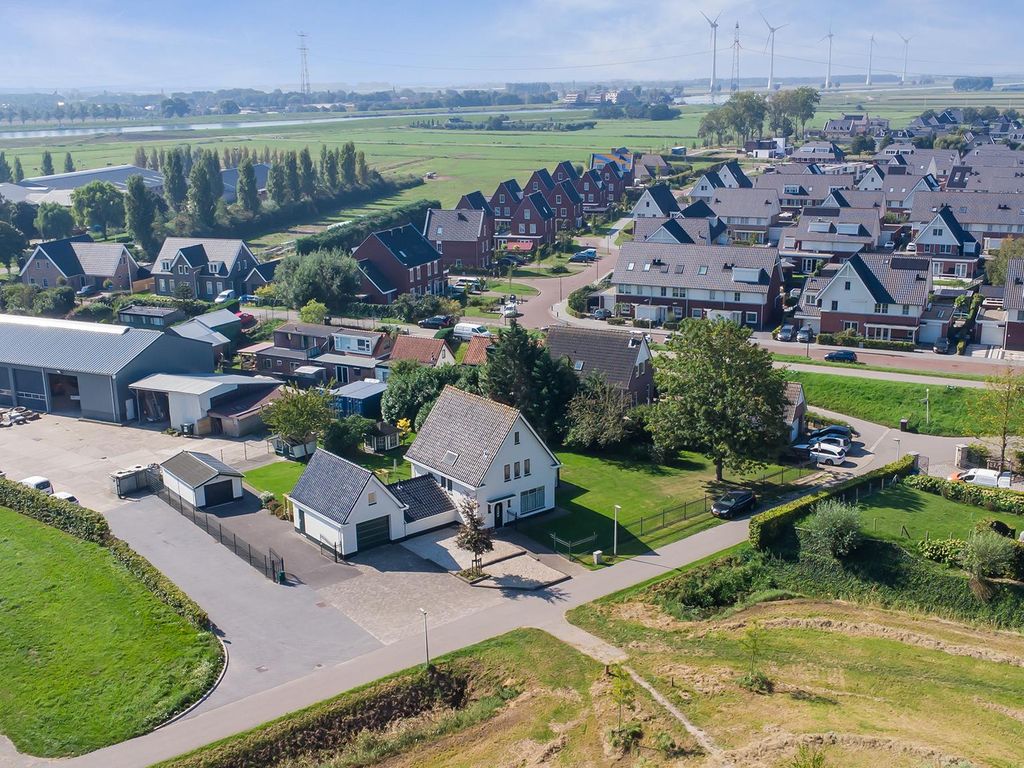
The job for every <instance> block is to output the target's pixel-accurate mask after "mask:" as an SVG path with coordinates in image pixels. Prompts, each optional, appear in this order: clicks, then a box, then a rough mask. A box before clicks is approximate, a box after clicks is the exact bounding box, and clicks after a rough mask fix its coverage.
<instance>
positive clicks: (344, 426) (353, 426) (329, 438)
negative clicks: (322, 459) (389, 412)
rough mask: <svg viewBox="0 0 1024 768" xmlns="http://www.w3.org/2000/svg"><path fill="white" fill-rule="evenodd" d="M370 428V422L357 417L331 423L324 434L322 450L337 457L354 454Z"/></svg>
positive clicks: (371, 424)
mask: <svg viewBox="0 0 1024 768" xmlns="http://www.w3.org/2000/svg"><path fill="white" fill-rule="evenodd" d="M372 426H373V422H372V421H370V420H369V419H364V418H363V417H362V416H357V415H353V416H349V417H348V418H344V419H338V420H336V421H332V422H331V423H330V424H329V425H328V426H327V430H326V431H325V432H324V448H326V449H327V450H328V451H330V452H331V453H333V454H336V455H338V456H347V455H351V454H354V453H355V452H356V451H358V450H359V446H361V445H362V444H363V439H364V438H365V437H366V433H367V431H368V430H369V429H370V427H372Z"/></svg>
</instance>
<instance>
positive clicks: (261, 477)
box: [245, 446, 409, 500]
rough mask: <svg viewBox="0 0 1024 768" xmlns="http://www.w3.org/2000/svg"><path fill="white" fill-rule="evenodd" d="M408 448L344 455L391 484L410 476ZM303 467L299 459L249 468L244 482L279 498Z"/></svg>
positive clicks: (296, 479)
mask: <svg viewBox="0 0 1024 768" xmlns="http://www.w3.org/2000/svg"><path fill="white" fill-rule="evenodd" d="M407 447H408V446H402V447H401V448H397V449H395V450H393V451H387V452H386V453H366V452H365V451H359V454H358V455H357V456H354V457H350V456H346V457H345V458H347V459H349V460H350V461H354V462H355V463H356V464H359V465H360V466H361V467H365V468H366V469H369V470H371V471H373V472H374V473H375V474H376V475H377V477H379V478H380V480H381V481H382V482H384V483H393V482H396V481H398V480H408V479H409V464H408V462H406V460H405V451H406V448H407ZM305 468H306V465H305V464H303V463H302V462H301V461H288V460H285V461H274V462H271V463H270V464H266V465H264V466H262V467H257V468H256V469H250V470H249V471H248V472H246V473H245V482H246V483H248V484H249V485H251V486H252V487H253V488H255V489H256V490H258V491H269V492H270V493H272V494H274V496H276V497H277V498H278V499H279V500H281V499H284V495H285V494H286V493H291V490H292V488H294V487H295V483H297V482H298V481H299V476H300V475H301V474H302V470H304V469H305Z"/></svg>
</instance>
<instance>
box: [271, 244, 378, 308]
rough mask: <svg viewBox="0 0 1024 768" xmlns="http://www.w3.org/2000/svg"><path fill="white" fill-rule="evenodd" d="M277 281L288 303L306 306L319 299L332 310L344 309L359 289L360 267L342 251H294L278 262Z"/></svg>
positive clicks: (281, 293)
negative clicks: (303, 253)
mask: <svg viewBox="0 0 1024 768" xmlns="http://www.w3.org/2000/svg"><path fill="white" fill-rule="evenodd" d="M274 282H275V283H277V284H278V286H279V289H280V295H281V296H282V297H283V298H284V299H285V300H286V301H287V303H288V304H289V306H292V307H295V308H298V307H303V306H305V305H306V304H307V303H308V302H309V301H310V300H311V299H316V300H317V301H320V302H323V303H324V304H326V305H327V307H328V309H330V310H332V311H335V312H337V311H343V310H344V309H345V307H347V306H348V304H349V303H350V302H351V301H352V300H353V299H354V298H355V294H356V293H357V292H358V291H359V286H360V276H359V266H358V265H357V264H356V261H355V259H353V258H352V257H351V256H349V255H347V254H346V253H344V252H343V251H314V252H313V253H310V254H306V255H300V254H298V253H292V254H289V255H288V256H285V257H284V260H283V261H282V262H281V263H280V264H279V265H278V267H277V270H276V272H275V273H274Z"/></svg>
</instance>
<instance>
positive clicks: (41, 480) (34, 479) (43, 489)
mask: <svg viewBox="0 0 1024 768" xmlns="http://www.w3.org/2000/svg"><path fill="white" fill-rule="evenodd" d="M0 477H7V475H6V474H5V473H4V471H3V470H0ZM18 484H19V485H24V486H25V487H27V488H31V489H32V490H33V491H39V492H40V493H45V494H46V495H47V496H53V498H55V499H62V500H63V501H67V502H70V503H71V504H79V503H80V502H79V501H78V499H77V497H75V496H74V495H73V494H70V493H68V492H67V491H54V490H53V483H51V482H50V481H49V480H47V479H46V478H45V477H43V476H42V475H32V476H31V477H26V478H25V479H24V480H19V481H18Z"/></svg>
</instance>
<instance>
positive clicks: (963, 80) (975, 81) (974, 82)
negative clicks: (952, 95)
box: [953, 77, 992, 91]
mask: <svg viewBox="0 0 1024 768" xmlns="http://www.w3.org/2000/svg"><path fill="white" fill-rule="evenodd" d="M953 90H954V91H991V90H992V78H991V77H958V78H957V79H956V80H954V81H953Z"/></svg>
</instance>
